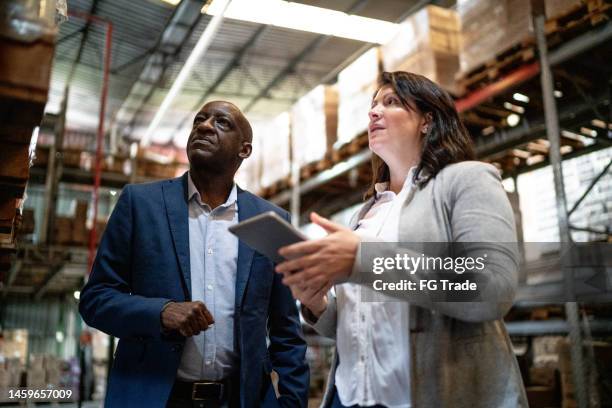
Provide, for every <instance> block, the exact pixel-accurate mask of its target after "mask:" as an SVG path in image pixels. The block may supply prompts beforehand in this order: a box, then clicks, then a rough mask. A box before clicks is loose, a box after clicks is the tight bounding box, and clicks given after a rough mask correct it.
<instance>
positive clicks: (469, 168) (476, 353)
mask: <svg viewBox="0 0 612 408" xmlns="http://www.w3.org/2000/svg"><path fill="white" fill-rule="evenodd" d="M373 203H374V200H373V199H370V200H369V201H367V202H366V203H365V204H364V206H363V207H362V208H361V210H360V211H359V212H358V214H357V216H356V217H354V219H353V221H352V222H351V224H352V225H351V226H352V227H353V228H355V226H356V225H357V221H358V220H359V219H361V218H362V217H363V216H364V215H365V214H366V213H367V211H368V210H369V209H370V207H371V206H372V204H373ZM365 240H366V241H376V239H375V238H372V239H370V238H366V239H365ZM399 241H400V242H516V232H515V228H514V219H513V213H512V209H511V207H510V204H509V202H508V198H507V196H506V193H505V191H504V189H503V187H502V185H501V182H500V177H499V173H498V171H497V170H496V169H495V167H493V166H491V165H489V164H485V163H481V162H474V161H469V162H462V163H457V164H453V165H449V166H447V167H445V168H444V169H442V171H440V172H439V173H438V174H437V175H436V177H435V178H433V179H432V180H430V181H429V183H428V184H427V185H426V186H425V187H424V188H423V189H418V188H413V190H412V191H411V193H410V194H409V195H408V198H407V199H406V201H405V202H404V204H403V207H402V210H401V213H400V219H399ZM387 247H388V248H389V249H388V254H380V256H394V254H396V253H402V252H409V251H408V250H406V249H404V248H401V247H400V246H395V247H394V246H392V245H389V246H385V248H387ZM377 255H378V254H377ZM488 255H489V265H492V266H491V267H489V268H487V269H486V271H487V273H490V275H491V277H490V282H489V283H492V285H489V286H488V288H490V290H495V291H496V293H497V294H499V296H500V299H512V298H513V296H514V292H515V290H516V286H517V276H518V253H517V252H516V251H511V253H509V252H508V251H497V252H489V254H488ZM364 269H365V266H363V265H361V256H360V252H358V254H357V256H356V259H355V266H354V269H353V273H352V274H351V277H350V278H349V282H353V283H361V282H360V279H358V275H359V272H361V271H362V270H364ZM407 277H408V276H407ZM402 296H404V297H405V295H402ZM510 306H511V303H510V302H506V303H497V302H495V303H485V302H437V303H434V302H428V303H427V302H425V301H422V300H420V301H417V302H415V303H413V302H411V305H410V308H411V310H410V326H411V330H410V331H411V333H410V341H411V343H410V344H411V348H412V350H411V373H412V374H411V381H412V406H413V407H414V408H445V407H452V408H463V407H465V408H478V407H482V408H502V407H504V408H505V407H508V408H510V407H512V408H514V407H527V406H528V404H527V398H526V395H525V390H524V387H523V382H522V379H521V375H520V371H519V368H518V364H517V361H516V358H515V357H514V354H513V351H512V345H511V343H510V339H509V337H508V334H507V332H506V329H505V326H504V323H503V321H502V318H503V316H504V315H505V314H506V312H507V311H508V309H509V308H510ZM304 315H305V316H304V317H305V319H306V321H308V322H309V323H310V324H311V325H312V326H313V328H314V329H315V330H316V331H317V332H318V333H320V334H321V335H323V336H326V337H330V338H335V337H336V316H337V310H336V301H335V298H334V296H331V295H330V296H329V305H328V307H327V309H326V311H325V312H324V313H323V314H322V315H321V316H320V318H319V319H318V320H317V321H316V322H314V320H312V316H308V315H309V313H304ZM336 359H337V352H336V353H334V361H333V362H332V369H331V371H330V374H329V378H328V381H327V389H326V394H325V397H324V399H323V404H322V407H329V406H330V405H331V402H332V395H331V390H332V389H333V385H334V378H335V367H336Z"/></svg>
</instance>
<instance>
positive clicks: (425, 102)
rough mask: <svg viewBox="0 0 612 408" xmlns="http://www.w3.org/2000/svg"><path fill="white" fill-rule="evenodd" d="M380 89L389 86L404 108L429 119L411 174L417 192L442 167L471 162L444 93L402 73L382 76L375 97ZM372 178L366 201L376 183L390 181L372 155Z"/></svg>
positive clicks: (471, 154) (385, 168)
mask: <svg viewBox="0 0 612 408" xmlns="http://www.w3.org/2000/svg"><path fill="white" fill-rule="evenodd" d="M384 86H390V87H391V88H392V89H393V90H394V91H395V93H396V94H397V96H398V97H399V98H400V100H401V101H402V104H403V105H404V106H406V107H407V108H411V109H413V108H414V106H416V107H417V108H418V110H419V111H420V113H421V114H422V115H426V114H430V115H431V123H430V124H429V125H428V127H427V128H428V131H427V133H426V134H425V135H424V136H423V150H422V151H421V161H420V163H419V165H418V167H417V169H416V171H415V172H414V182H415V183H416V184H417V186H418V187H419V188H423V187H425V185H427V183H428V182H429V180H431V179H432V178H434V177H435V176H436V175H437V174H438V172H440V170H442V169H443V168H444V167H445V166H447V165H449V164H452V163H457V162H461V161H464V160H473V159H474V157H475V155H474V149H473V146H472V140H471V139H470V135H469V133H468V131H467V129H466V128H465V126H464V125H463V123H462V122H461V119H459V114H458V113H457V110H456V109H455V103H454V101H453V99H452V98H451V97H450V95H449V94H448V93H447V92H446V91H444V90H443V89H441V88H440V87H439V86H438V85H436V84H435V83H433V82H432V81H430V80H429V79H427V78H425V77H424V76H422V75H418V74H413V73H410V72H404V71H396V72H383V73H382V75H381V77H380V81H379V87H378V90H377V91H376V93H378V91H379V90H380V89H381V88H382V87H384ZM376 93H375V94H374V96H376ZM372 174H373V177H372V184H371V185H370V187H369V189H368V191H367V192H366V194H365V198H366V199H367V198H369V197H371V196H373V195H374V194H375V192H376V190H374V185H375V184H376V183H380V182H386V181H390V174H389V167H388V166H387V164H386V163H385V162H384V161H383V160H382V159H381V158H380V157H379V156H378V155H377V154H375V153H372Z"/></svg>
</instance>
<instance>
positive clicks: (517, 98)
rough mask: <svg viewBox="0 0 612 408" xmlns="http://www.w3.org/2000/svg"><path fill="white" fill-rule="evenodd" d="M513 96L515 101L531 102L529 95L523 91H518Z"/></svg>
mask: <svg viewBox="0 0 612 408" xmlns="http://www.w3.org/2000/svg"><path fill="white" fill-rule="evenodd" d="M512 98H514V100H515V101H519V102H525V103H528V102H529V97H528V96H527V95H523V94H522V93H518V92H515V93H514V95H512Z"/></svg>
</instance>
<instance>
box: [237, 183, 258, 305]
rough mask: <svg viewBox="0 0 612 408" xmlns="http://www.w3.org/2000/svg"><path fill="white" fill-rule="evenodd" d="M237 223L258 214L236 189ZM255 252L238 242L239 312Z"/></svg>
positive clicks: (250, 200)
mask: <svg viewBox="0 0 612 408" xmlns="http://www.w3.org/2000/svg"><path fill="white" fill-rule="evenodd" d="M237 201H238V222H241V221H244V220H246V219H248V218H251V217H253V216H255V215H257V214H258V211H257V208H256V206H255V202H254V201H253V200H252V199H249V197H248V195H247V193H245V192H244V190H242V189H241V188H238V199H237ZM254 254H255V251H254V250H253V249H252V248H251V247H249V246H248V245H246V244H245V243H244V242H242V241H240V240H239V241H238V265H237V268H236V310H240V307H241V305H242V299H243V297H244V291H245V289H246V285H247V282H248V281H249V275H250V273H251V263H252V262H253V255H254Z"/></svg>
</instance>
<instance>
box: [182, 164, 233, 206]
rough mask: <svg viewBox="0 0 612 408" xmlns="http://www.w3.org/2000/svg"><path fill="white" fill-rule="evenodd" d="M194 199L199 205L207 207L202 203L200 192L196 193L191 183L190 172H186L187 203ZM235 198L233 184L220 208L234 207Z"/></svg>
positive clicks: (196, 190)
mask: <svg viewBox="0 0 612 408" xmlns="http://www.w3.org/2000/svg"><path fill="white" fill-rule="evenodd" d="M194 197H195V200H196V201H197V202H198V203H199V204H200V205H208V204H206V203H204V202H203V201H202V197H201V196H200V192H199V191H198V189H197V188H196V186H195V184H194V183H193V180H192V179H191V172H188V173H187V201H191V200H192V199H193V198H194ZM237 198H238V188H237V187H236V183H233V184H232V190H231V191H230V193H229V196H228V197H227V200H225V203H223V204H221V205H220V207H230V206H232V205H234V204H235V203H236V200H237Z"/></svg>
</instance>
